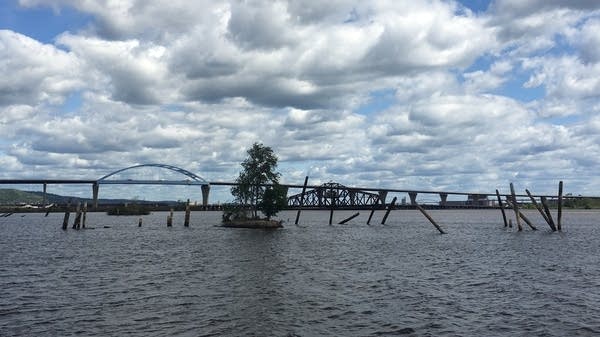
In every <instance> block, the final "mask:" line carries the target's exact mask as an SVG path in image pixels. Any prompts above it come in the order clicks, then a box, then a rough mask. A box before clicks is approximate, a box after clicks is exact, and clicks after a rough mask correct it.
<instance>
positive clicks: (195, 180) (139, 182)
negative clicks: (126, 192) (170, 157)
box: [97, 164, 209, 185]
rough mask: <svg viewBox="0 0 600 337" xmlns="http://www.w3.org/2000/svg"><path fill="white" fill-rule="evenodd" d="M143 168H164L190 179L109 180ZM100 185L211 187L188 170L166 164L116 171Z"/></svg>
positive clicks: (143, 165)
mask: <svg viewBox="0 0 600 337" xmlns="http://www.w3.org/2000/svg"><path fill="white" fill-rule="evenodd" d="M141 167H156V168H164V169H167V170H170V171H173V172H177V173H179V174H182V175H184V176H186V177H188V178H189V179H185V180H137V179H108V178H110V177H112V176H114V175H117V174H119V173H122V172H124V171H129V170H133V169H137V168H141ZM97 183H98V184H135V185H144V184H145V185H209V183H208V181H207V180H206V179H204V178H202V177H200V176H198V175H196V174H195V173H192V172H190V171H188V170H184V169H182V168H180V167H177V166H173V165H166V164H140V165H134V166H129V167H126V168H123V169H120V170H116V171H114V172H112V173H109V174H107V175H105V176H104V177H102V178H100V179H98V180H97Z"/></svg>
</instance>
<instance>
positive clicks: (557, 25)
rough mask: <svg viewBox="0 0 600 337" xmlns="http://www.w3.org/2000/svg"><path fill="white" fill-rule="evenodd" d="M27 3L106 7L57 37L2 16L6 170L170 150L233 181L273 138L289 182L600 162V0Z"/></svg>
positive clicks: (520, 175)
mask: <svg viewBox="0 0 600 337" xmlns="http://www.w3.org/2000/svg"><path fill="white" fill-rule="evenodd" d="M19 4H21V5H22V6H24V7H26V8H31V7H49V8H53V9H54V12H55V13H57V15H58V13H60V11H61V9H62V8H65V7H70V8H73V9H75V10H77V11H81V12H83V13H85V14H87V15H89V17H90V21H89V22H88V23H87V24H86V25H84V26H82V27H80V29H79V30H72V31H70V32H64V33H62V34H60V35H58V36H57V37H56V40H55V43H54V44H43V43H40V42H38V41H36V40H35V39H33V38H31V37H27V36H24V35H22V34H20V33H18V32H13V31H9V30H3V31H0V59H1V60H2V61H0V70H2V73H3V74H6V76H3V78H2V79H0V109H1V114H0V132H2V139H1V142H0V163H2V164H3V167H6V168H7V170H8V171H7V172H5V173H4V175H8V176H20V175H23V174H24V173H23V172H28V171H27V170H28V169H30V170H36V171H40V172H44V171H52V172H53V174H55V175H60V174H66V175H71V176H77V175H80V174H83V173H81V172H88V173H89V175H90V176H100V175H102V174H103V173H104V174H105V173H108V172H110V171H112V170H113V169H117V168H120V167H125V166H129V165H133V164H137V163H148V162H164V163H169V164H174V165H178V166H181V167H184V168H186V169H189V170H191V171H194V172H198V173H200V175H202V176H205V177H206V178H208V179H209V180H231V179H233V178H234V177H235V176H236V173H237V170H238V165H239V162H240V161H241V159H242V158H243V157H244V156H245V150H246V148H247V147H248V146H249V145H251V144H252V143H253V142H255V141H261V142H264V143H265V144H266V145H270V146H272V147H273V148H274V150H275V152H276V153H278V154H279V156H280V158H281V160H282V163H281V169H282V170H283V173H284V177H285V178H284V180H286V181H287V182H291V183H299V182H301V179H302V178H303V176H304V175H305V174H307V173H309V174H310V175H311V177H312V178H311V179H312V180H313V181H315V182H327V181H330V180H337V181H340V182H341V183H345V184H348V185H358V186H391V187H407V188H431V189H435V188H443V189H450V190H459V189H462V190H483V191H489V190H490V189H491V188H493V187H496V186H497V184H499V183H506V182H507V181H509V180H513V179H519V180H520V181H521V182H522V184H536V183H537V184H541V183H545V182H546V181H547V179H548V175H551V178H557V179H565V180H567V179H571V181H572V183H573V184H579V185H578V187H579V188H581V189H583V188H584V186H583V184H582V183H581V180H580V179H579V178H575V176H577V177H580V176H586V174H587V176H588V177H589V176H590V174H589V173H585V172H586V168H590V167H593V166H594V165H597V161H596V160H593V159H590V158H589V156H586V155H584V154H583V153H584V152H585V153H590V154H595V153H599V152H600V147H599V145H597V144H600V142H598V139H597V136H596V135H597V134H598V132H597V131H598V130H597V129H598V127H597V126H598V125H600V123H599V122H598V120H597V119H598V118H597V117H596V116H597V115H598V112H600V102H599V101H600V100H599V99H598V98H599V97H598V92H600V90H599V89H600V82H598V80H597V79H598V78H600V76H599V75H600V68H599V64H600V56H599V55H600V52H599V50H598V45H599V43H598V42H599V41H598V38H597V36H598V34H597V32H598V30H599V29H600V28H599V24H598V19H597V17H598V14H599V11H600V6H599V5H598V3H597V1H559V0H552V1H541V0H540V1H537V0H536V1H516V0H515V1H513V0H497V1H493V2H492V4H491V5H490V6H489V8H488V10H487V11H485V12H482V13H473V12H472V11H470V10H468V9H466V8H465V7H464V6H463V5H461V4H459V3H458V2H455V1H451V0H447V1H442V0H432V1H369V2H364V1H351V0H332V1H326V2H324V1H296V0H288V1H283V0H281V1H266V0H264V1H262V0H258V1H251V2H240V1H193V2H190V1H184V0H169V1H166V0H160V1H151V2H149V1H142V0H126V1H110V0H90V1H75V0H20V1H19ZM521 90H538V91H539V92H540V94H538V95H537V96H536V97H534V98H533V99H531V100H527V101H524V100H521V99H520V96H519V94H518V92H519V91H521ZM382 92H384V93H387V94H386V95H387V96H386V100H387V101H386V102H385V104H383V105H381V106H377V105H376V104H375V105H373V107H372V106H370V104H372V103H373V102H375V103H377V102H378V100H382V94H381V93H382ZM515 92H516V93H515ZM73 97H79V101H77V100H73ZM583 134H586V135H589V137H587V138H586V137H583V136H581V135H583ZM573 148H581V150H570V149H573ZM548 167H553V171H552V172H550V173H548V172H547V168H548ZM107 171H108V172H107ZM589 180H590V181H592V182H590V183H589V184H587V185H586V186H585V188H591V187H592V186H597V187H600V181H596V180H595V179H593V178H591V177H590V179H589ZM221 200H226V198H225V197H221Z"/></svg>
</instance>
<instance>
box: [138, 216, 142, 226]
mask: <svg viewBox="0 0 600 337" xmlns="http://www.w3.org/2000/svg"><path fill="white" fill-rule="evenodd" d="M138 227H142V218H139V219H138Z"/></svg>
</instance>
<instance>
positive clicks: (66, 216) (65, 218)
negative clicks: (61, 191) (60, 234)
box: [62, 200, 71, 230]
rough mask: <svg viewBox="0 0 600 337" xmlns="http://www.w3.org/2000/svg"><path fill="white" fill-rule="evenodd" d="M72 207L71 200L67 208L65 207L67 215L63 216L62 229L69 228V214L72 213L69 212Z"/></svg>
mask: <svg viewBox="0 0 600 337" xmlns="http://www.w3.org/2000/svg"><path fill="white" fill-rule="evenodd" d="M70 208H71V200H69V201H68V202H67V209H65V217H64V218H63V224H62V229H64V230H67V226H68V224H69V216H70V215H71V213H70V212H69V210H70Z"/></svg>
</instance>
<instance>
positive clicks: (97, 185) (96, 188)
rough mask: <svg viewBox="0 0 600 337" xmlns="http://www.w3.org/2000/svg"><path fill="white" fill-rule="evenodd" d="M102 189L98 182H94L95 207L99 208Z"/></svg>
mask: <svg viewBox="0 0 600 337" xmlns="http://www.w3.org/2000/svg"><path fill="white" fill-rule="evenodd" d="M99 191H100V185H99V184H98V182H95V183H94V184H92V199H94V209H98V192H99Z"/></svg>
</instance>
